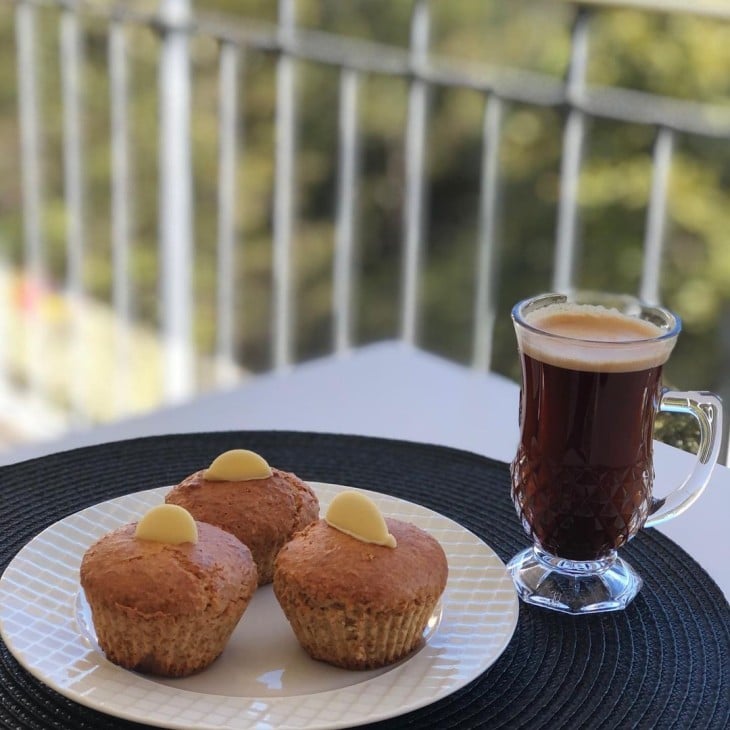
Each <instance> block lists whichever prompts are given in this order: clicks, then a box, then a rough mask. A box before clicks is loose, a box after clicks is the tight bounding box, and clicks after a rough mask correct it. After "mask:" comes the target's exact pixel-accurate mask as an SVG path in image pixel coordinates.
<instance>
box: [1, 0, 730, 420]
mask: <svg viewBox="0 0 730 730" xmlns="http://www.w3.org/2000/svg"><path fill="white" fill-rule="evenodd" d="M610 4H611V3H603V2H601V3H599V2H582V3H581V2H576V3H575V7H576V10H577V13H576V21H575V24H574V27H573V35H572V44H571V59H570V66H569V72H568V75H567V78H566V79H565V80H564V81H563V80H559V79H556V78H554V77H549V76H546V75H541V74H538V73H533V72H526V71H520V70H517V69H510V68H496V67H488V66H483V65H477V64H469V63H467V62H463V61H456V60H454V59H449V58H442V57H437V56H435V55H433V54H431V53H430V51H429V5H428V2H427V1H426V0H417V1H416V2H415V4H414V9H413V14H412V18H411V32H410V47H409V48H408V49H402V48H395V47H391V46H386V45H383V44H378V43H374V42H369V41H363V40H357V39H353V38H344V37H341V36H336V35H332V34H328V33H323V32H319V31H313V30H305V29H301V28H298V27H297V24H296V2H295V0H279V5H278V10H279V16H278V23H277V24H276V25H267V24H263V23H260V22H257V23H246V22H243V21H237V22H225V23H224V22H221V21H220V20H218V19H216V18H206V17H204V16H202V15H198V14H196V13H195V12H194V9H193V6H192V2H191V0H163V1H162V2H161V3H160V5H159V8H158V11H157V12H153V13H145V12H140V11H136V10H131V9H128V8H126V7H125V6H124V5H122V4H119V5H118V6H115V7H114V8H113V9H111V10H110V9H109V8H104V7H101V6H99V5H97V4H95V3H86V2H82V1H81V0H64V1H63V2H61V0H57V1H56V2H53V0H16V8H15V25H16V43H17V57H18V114H19V128H20V133H21V157H22V190H23V222H24V234H23V235H24V262H23V263H24V266H25V268H26V269H27V270H28V272H29V273H30V275H31V276H32V277H34V278H37V279H38V280H42V279H43V278H44V276H45V267H46V262H45V259H44V256H45V252H44V251H45V249H44V241H43V231H42V227H41V225H40V221H41V217H42V206H43V196H44V185H43V182H44V181H43V179H42V165H41V157H42V154H43V151H42V149H41V140H42V134H41V130H40V126H41V124H42V121H41V114H40V111H39V105H38V94H39V90H38V89H39V86H38V84H39V81H38V73H37V60H36V59H37V54H38V49H37V42H38V41H37V38H38V32H37V28H36V13H37V11H38V8H39V7H40V6H49V5H51V6H53V5H56V6H58V7H60V8H61V15H60V27H59V33H60V51H61V52H60V58H59V64H60V71H61V76H60V78H61V85H62V101H63V110H64V117H63V148H64V195H65V200H66V206H67V209H68V231H67V240H68V245H67V267H66V268H67V282H66V283H67V290H68V294H69V296H70V298H71V301H72V302H73V301H76V300H78V299H79V298H81V297H82V296H83V295H84V288H83V277H82V276H81V273H80V272H81V267H82V263H83V258H84V248H85V237H86V232H85V230H84V217H85V212H86V202H85V198H84V191H83V185H82V182H81V181H82V176H83V168H84V165H85V160H84V137H83V128H82V124H81V119H80V116H81V114H80V112H81V89H80V84H81V80H80V74H79V69H80V66H81V64H82V63H83V52H84V51H83V45H84V44H83V31H82V29H81V27H80V25H79V17H80V15H82V14H88V15H90V16H94V17H97V18H103V19H105V20H106V22H108V34H109V50H108V75H109V84H110V123H111V128H110V147H111V155H112V160H111V238H112V261H111V266H112V268H113V297H112V301H113V307H114V310H115V312H116V317H117V322H118V330H117V332H118V335H117V339H116V347H117V348H118V350H117V355H118V359H119V361H120V362H122V363H123V362H125V361H126V360H127V359H128V356H129V347H130V344H129V327H130V322H131V310H132V301H131V298H132V289H131V286H130V272H129V268H130V239H131V232H130V231H131V223H130V220H131V216H132V211H131V210H130V188H131V172H130V156H131V150H130V146H131V141H130V130H129V111H128V106H129V80H128V65H129V49H128V45H127V28H128V26H130V25H141V26H147V27H152V28H155V29H156V30H157V31H158V32H159V34H160V44H161V50H160V61H159V81H158V84H159V129H158V136H159V241H160V266H161V269H162V272H163V275H162V276H161V278H160V282H161V283H160V302H161V329H162V331H161V333H160V336H161V339H162V341H163V342H164V350H165V359H164V373H165V376H164V383H165V390H166V392H165V397H166V398H168V399H170V400H173V399H179V398H184V397H186V396H188V395H190V394H192V393H193V392H194V391H195V389H196V382H195V374H194V354H195V347H194V341H193V293H192V266H193V255H194V248H195V242H194V240H193V230H194V226H193V221H194V217H195V210H194V200H193V195H192V185H193V180H192V167H191V147H190V145H191V138H190V128H191V113H192V110H191V105H190V57H189V48H188V46H189V42H190V38H191V36H204V37H208V38H212V39H214V40H215V41H216V42H217V43H218V47H219V74H218V80H219V85H220V86H219V88H220V94H219V99H220V102H219V104H220V106H219V110H218V120H219V130H218V133H219V151H218V201H217V217H218V221H217V225H218V230H217V239H218V242H217V246H218V247H217V257H218V268H217V271H218V288H217V343H216V355H217V358H218V361H219V364H220V365H221V368H220V372H221V377H224V373H226V372H228V368H227V367H226V365H227V364H229V363H231V362H232V361H233V360H234V359H235V354H234V353H235V346H234V345H235V332H236V321H235V318H234V317H235V314H234V306H233V301H234V283H233V278H232V277H233V268H234V267H233V260H234V254H235V248H236V234H235V216H234V210H235V206H236V200H237V192H238V191H237V187H236V176H235V160H236V159H237V156H238V155H239V154H241V152H242V150H240V149H239V148H238V141H237V134H236V130H237V129H238V128H239V127H240V124H241V119H240V118H239V114H238V99H237V94H238V93H239V89H240V80H241V69H242V65H243V59H244V58H245V55H244V54H245V52H246V50H247V49H255V50H263V51H267V52H271V53H274V54H276V55H277V67H276V118H275V142H276V145H275V161H274V165H275V185H274V192H273V273H272V287H273V314H272V322H271V336H272V351H273V363H274V366H275V367H276V368H286V367H288V366H289V365H290V364H291V363H292V361H293V360H294V357H295V354H294V349H293V345H292V343H293V334H294V332H295V327H296V323H295V321H294V316H293V304H292V265H291V261H292V252H291V242H292V235H293V234H292V230H293V222H294V217H295V212H294V204H293V200H294V196H295V188H294V186H295V179H296V175H295V171H296V164H297V145H296V123H297V113H298V110H297V100H296V89H297V71H298V69H297V66H298V63H299V62H300V61H302V60H306V61H312V62H316V63H319V64H324V65H326V66H328V67H331V68H334V69H336V70H337V71H338V73H339V112H338V113H339V138H338V146H337V155H338V167H337V170H338V179H337V188H336V198H337V199H336V213H335V221H334V224H335V242H336V245H335V253H334V262H333V271H334V285H333V301H332V308H333V322H334V324H333V334H332V343H333V344H332V349H333V350H335V351H339V352H342V351H346V350H347V349H349V348H350V347H351V346H352V345H353V343H354V342H355V339H356V338H355V336H354V333H353V327H354V324H353V322H354V317H353V312H352V306H353V305H352V296H353V289H354V286H355V280H356V271H355V269H354V258H353V250H354V246H355V241H356V240H357V236H358V220H357V211H356V205H355V200H356V198H357V194H358V183H359V174H360V170H359V162H358V160H359V157H358V146H359V143H360V135H361V130H360V128H359V125H358V113H359V108H360V103H361V96H362V80H363V78H364V77H366V76H367V75H368V74H385V75H391V76H396V77H401V78H403V79H405V80H407V82H408V101H407V120H406V124H405V128H404V130H403V134H404V150H405V177H404V207H403V241H402V243H403V251H404V255H403V269H402V272H401V299H402V306H401V312H400V330H401V336H402V337H403V339H404V340H406V341H408V342H411V343H418V342H419V332H418V313H419V305H420V302H421V293H420V285H421V263H422V257H423V247H424V238H425V234H424V230H423V217H424V210H423V209H424V185H425V174H424V170H425V155H426V152H425V150H426V135H427V128H428V122H429V112H428V99H429V94H430V93H431V90H432V88H433V87H455V88H462V89H471V90H475V91H477V92H479V93H481V94H482V95H483V105H484V112H483V129H482V144H483V155H482V162H481V190H480V195H479V224H478V231H477V232H476V242H477V247H478V257H477V266H476V272H475V276H476V296H475V301H474V330H473V338H472V341H473V350H472V364H473V365H474V367H476V368H478V369H481V370H487V369H489V367H490V364H491V344H492V337H493V329H494V321H495V282H496V279H497V272H498V266H499V260H500V251H499V240H498V236H497V234H496V225H495V223H496V220H497V217H498V210H497V208H498V205H497V192H498V187H499V177H500V170H499V150H500V143H501V129H502V120H503V116H504V109H505V105H507V104H509V103H511V102H517V103H527V104H532V105H537V106H541V107H554V108H565V109H566V110H567V114H566V122H565V127H564V133H563V135H564V136H563V156H562V167H561V181H560V202H559V206H558V216H557V230H556V246H555V254H554V272H553V286H554V287H555V288H556V289H558V290H565V289H568V288H570V287H571V285H572V284H573V281H574V276H575V262H576V260H577V248H578V242H577V236H576V217H577V199H578V196H577V191H578V179H579V174H580V170H581V165H582V159H583V147H584V136H585V126H586V121H587V119H589V118H594V117H595V118H603V119H611V120H618V121H623V122H632V123H637V124H643V125H649V126H651V127H653V128H655V129H656V141H655V144H654V166H653V181H652V186H651V195H650V199H649V203H648V206H647V212H646V230H645V241H644V259H643V273H642V277H641V291H640V294H641V295H642V297H643V298H645V299H648V300H657V299H658V296H659V284H660V269H661V260H662V247H663V241H664V235H665V232H664V220H665V207H666V199H667V179H668V174H669V170H670V169H671V165H672V154H673V150H674V138H675V135H676V134H677V133H683V132H687V133H690V134H694V135H700V136H704V137H710V138H728V137H730V111H729V110H728V109H727V108H726V107H720V106H712V105H706V104H701V103H697V102H691V101H682V100H676V99H670V98H666V97H660V96H655V95H651V94H646V93H642V92H636V91H631V90H627V89H617V88H604V87H595V86H588V85H587V83H586V68H587V63H588V59H589V56H590V52H589V51H590V49H589V32H590V25H589V20H590V17H591V13H592V12H594V8H593V7H592V6H596V8H598V7H600V6H606V5H610ZM614 4H616V3H614ZM618 4H621V3H618ZM665 7H667V5H666V4H665ZM696 9H699V10H700V11H701V10H702V8H696ZM713 12H714V10H713ZM723 17H730V12H728V13H727V14H726V15H725V16H723ZM29 336H30V341H29V348H28V352H29V356H28V376H27V382H28V387H29V389H30V390H31V391H34V392H37V393H41V394H42V393H43V390H44V384H43V383H42V382H40V374H39V372H40V371H39V370H38V368H37V367H35V366H34V363H38V362H40V361H41V360H42V342H43V332H42V323H41V322H40V321H38V322H34V323H33V327H32V328H31V332H30V333H29ZM74 337H75V338H76V341H77V345H75V346H77V347H78V350H77V353H78V354H79V362H81V361H83V360H84V358H83V357H81V353H82V351H83V348H84V347H85V346H86V343H85V341H84V337H83V332H82V331H81V324H80V322H79V321H77V326H75V327H74ZM124 373H125V369H124V367H120V368H119V372H118V374H117V376H116V377H117V382H116V386H117V387H116V392H117V393H120V394H122V395H120V399H121V400H123V399H124V395H123V393H124V392H125V391H124V388H125V385H124V377H125V376H124ZM77 375H78V377H77V380H76V382H77V383H78V382H79V378H83V373H82V371H81V373H77ZM71 387H72V392H71V407H72V409H74V410H75V411H76V412H77V414H78V415H80V416H83V412H82V411H83V407H82V406H81V404H80V403H79V402H78V399H75V398H74V395H73V387H74V386H73V385H72V386H71Z"/></svg>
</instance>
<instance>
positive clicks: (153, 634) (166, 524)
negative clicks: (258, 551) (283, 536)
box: [80, 505, 258, 677]
mask: <svg viewBox="0 0 730 730" xmlns="http://www.w3.org/2000/svg"><path fill="white" fill-rule="evenodd" d="M160 508H163V509H162V511H160ZM178 509H179V510H180V513H174V511H175V510H178ZM156 510H157V513H156V516H155V511H156ZM184 512H185V511H184V510H182V509H181V508H177V507H170V506H167V505H160V506H159V507H158V508H153V509H152V510H150V512H148V513H147V514H146V515H145V516H144V517H143V518H142V520H140V521H139V523H136V522H133V523H130V524H127V525H124V526H122V527H119V528H117V529H116V530H113V531H112V532H109V533H107V534H106V535H104V536H103V537H101V538H100V539H99V540H97V541H96V542H95V543H94V544H93V545H92V546H91V547H90V548H89V549H88V550H87V551H86V553H85V554H84V556H83V559H82V562H81V569H80V578H81V587H82V588H83V589H84V593H85V595H86V599H87V601H88V603H89V606H90V608H91V614H92V620H93V623H94V628H95V630H96V635H97V640H98V642H99V646H100V647H101V649H102V650H103V651H104V653H105V654H106V657H107V658H108V659H109V660H110V661H111V662H113V663H115V664H118V665H120V666H122V667H124V668H125V669H131V670H137V671H140V672H146V673H149V674H156V675H161V676H165V677H184V676H187V675H189V674H193V673H195V672H199V671H200V670H202V669H205V667H207V666H208V665H209V664H211V663H212V662H213V661H214V660H215V659H216V658H217V657H218V656H219V655H220V653H221V652H222V651H223V649H224V647H225V645H226V643H227V642H228V639H229V638H230V636H231V634H232V632H233V630H234V628H235V627H236V625H237V624H238V622H239V620H240V619H241V616H242V615H243V613H244V611H245V610H246V607H247V606H248V604H249V601H250V600H251V597H252V596H253V594H254V591H255V590H256V587H257V584H258V580H257V571H256V566H255V564H254V561H253V558H252V556H251V552H250V551H249V549H248V548H247V547H246V546H245V545H243V544H242V543H241V542H240V540H238V539H237V538H236V537H234V536H233V535H231V534H230V533H228V532H225V531H224V530H221V529H220V528H218V527H214V526H213V525H208V524H205V523H202V522H197V523H196V522H194V521H193V520H192V517H191V516H190V515H189V514H187V513H185V514H181V513H184ZM153 522H154V523H155V524H153V527H152V531H151V532H150V531H149V529H148V530H147V531H146V532H145V530H144V528H145V525H147V526H149V524H150V523H153ZM191 525H192V527H191Z"/></svg>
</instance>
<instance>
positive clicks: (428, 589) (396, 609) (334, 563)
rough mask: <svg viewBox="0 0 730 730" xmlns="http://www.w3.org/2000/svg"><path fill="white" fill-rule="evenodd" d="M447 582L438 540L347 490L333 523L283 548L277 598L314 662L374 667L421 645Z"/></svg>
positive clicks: (334, 507)
mask: <svg viewBox="0 0 730 730" xmlns="http://www.w3.org/2000/svg"><path fill="white" fill-rule="evenodd" d="M447 577H448V564H447V561H446V555H445V554H444V551H443V549H442V548H441V545H440V544H439V543H438V541H437V540H436V539H435V538H434V537H432V536H431V535H429V534H428V533H427V532H425V531H424V530H422V529H420V528H419V527H417V526H416V525H412V524H410V523H408V522H403V521H400V520H396V519H389V518H383V517H382V515H381V514H380V512H379V511H378V508H377V506H376V505H375V503H374V502H372V500H370V499H369V498H368V497H366V496H364V495H362V494H360V493H357V492H342V493H340V494H339V495H337V497H335V499H334V500H333V501H332V504H331V505H330V508H329V510H328V512H327V517H326V519H321V520H318V521H317V522H314V523H312V524H310V525H308V526H307V527H306V528H304V529H303V530H302V531H301V532H299V533H298V534H296V535H295V536H294V537H293V538H292V540H291V541H290V542H288V543H287V544H286V545H285V546H284V547H283V548H282V549H281V551H280V552H279V555H278V557H277V559H276V564H275V569H274V594H275V595H276V598H277V600H278V601H279V604H280V606H281V608H282V610H283V611H284V614H285V615H286V618H287V619H288V621H289V623H290V624H291V627H292V629H293V631H294V634H295V636H296V638H297V640H298V641H299V643H300V644H301V645H302V647H303V648H304V649H305V651H306V652H307V653H308V654H309V655H310V656H311V657H312V658H314V659H318V660H321V661H324V662H328V663H330V664H334V665H335V666H338V667H343V668H345V669H374V668H376V667H382V666H385V665H387V664H391V663H392V662H396V661H398V660H399V659H402V658H403V657H405V656H407V655H408V654H410V653H411V652H412V651H413V650H414V649H416V648H417V647H418V646H419V645H420V644H421V642H422V640H423V632H424V629H425V628H426V625H427V623H428V621H429V619H430V618H431V616H432V615H433V612H434V609H435V608H436V605H437V603H438V601H439V598H440V597H441V594H442V593H443V591H444V589H445V587H446V580H447Z"/></svg>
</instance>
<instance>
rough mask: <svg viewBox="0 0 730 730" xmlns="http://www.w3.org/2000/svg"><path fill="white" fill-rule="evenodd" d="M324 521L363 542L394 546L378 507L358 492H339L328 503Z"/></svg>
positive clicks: (393, 539)
mask: <svg viewBox="0 0 730 730" xmlns="http://www.w3.org/2000/svg"><path fill="white" fill-rule="evenodd" d="M325 520H326V522H327V524H328V525H329V526H330V527H334V528H335V529H337V530H340V532H344V533H345V534H346V535H350V536H351V537H354V538H356V539H358V540H362V541H363V542H371V543H374V544H375V545H384V546H386V547H391V548H394V547H395V546H396V541H395V537H393V535H391V534H390V533H389V532H388V526H387V525H386V523H385V519H384V517H383V515H382V514H381V513H380V510H379V509H378V505H376V504H375V502H373V500H372V499H370V497H367V496H365V495H364V494H360V492H340V493H339V494H338V495H337V496H336V497H335V498H334V499H333V500H332V502H330V506H329V508H328V510H327V515H326V516H325Z"/></svg>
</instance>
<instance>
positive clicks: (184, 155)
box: [159, 0, 195, 401]
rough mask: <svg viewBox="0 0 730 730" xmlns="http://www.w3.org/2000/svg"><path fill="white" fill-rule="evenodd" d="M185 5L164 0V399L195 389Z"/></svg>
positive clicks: (176, 0)
mask: <svg viewBox="0 0 730 730" xmlns="http://www.w3.org/2000/svg"><path fill="white" fill-rule="evenodd" d="M191 16H192V12H191V6H190V1H189V0H163V2H162V5H161V8H160V19H161V21H162V23H163V38H162V48H161V53H160V69H159V95H160V128H159V140H160V143H159V147H160V246H161V261H160V266H161V268H162V276H161V277H160V278H161V290H162V292H161V294H162V322H163V330H164V331H163V338H164V343H165V354H164V356H165V366H164V373H165V383H164V389H165V397H166V399H167V400H168V401H175V400H180V399H183V398H185V397H187V396H189V395H191V394H192V393H193V391H194V387H195V374H194V350H193V337H192V332H193V329H192V323H193V319H192V311H193V286H192V278H193V277H192V262H193V221H194V220H195V218H194V216H193V192H192V160H191V152H190V57H189V50H188V28H187V26H188V25H189V23H190V21H191V19H192V17H191Z"/></svg>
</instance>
